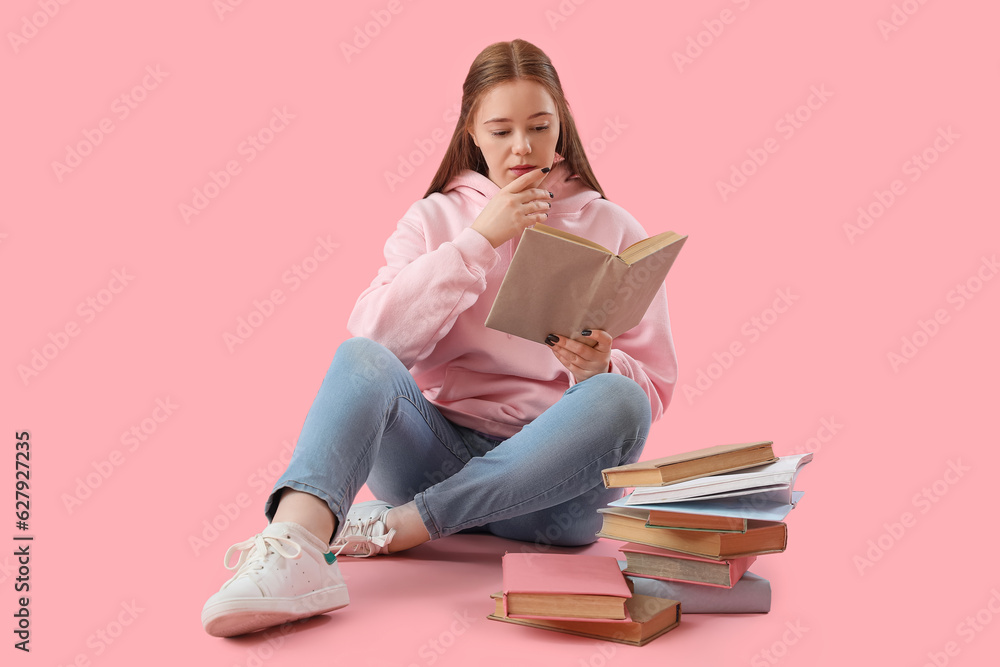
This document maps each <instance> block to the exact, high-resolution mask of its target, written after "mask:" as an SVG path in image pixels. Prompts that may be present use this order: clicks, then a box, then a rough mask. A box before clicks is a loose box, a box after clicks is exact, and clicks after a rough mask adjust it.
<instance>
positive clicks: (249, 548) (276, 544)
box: [223, 533, 302, 585]
mask: <svg viewBox="0 0 1000 667" xmlns="http://www.w3.org/2000/svg"><path fill="white" fill-rule="evenodd" d="M282 542H287V543H288V544H291V545H292V546H293V547H295V551H294V552H291V551H289V550H287V549H285V547H284V546H282V544H281V543H282ZM237 550H238V551H239V552H240V557H239V558H238V559H237V561H236V562H235V563H234V564H232V565H230V564H229V561H230V560H231V558H232V555H233V551H237ZM270 550H273V551H274V552H275V553H277V554H279V555H281V556H283V557H285V558H289V559H291V560H295V559H296V558H301V557H302V547H301V546H300V545H299V543H298V542H295V541H293V540H291V539H289V538H287V537H279V536H277V535H264V534H262V533H257V534H256V535H254V536H253V537H251V538H250V539H248V540H244V541H242V542H237V543H236V544H234V545H232V546H231V547H229V549H227V550H226V556H225V559H224V562H223V564H224V565H225V566H226V569H227V570H236V574H234V575H233V576H232V578H231V579H230V580H229V581H228V582H226V585H229V584H230V583H232V582H233V581H235V580H236V579H239V578H240V577H243V576H246V575H248V574H250V573H251V572H256V571H258V570H262V569H263V568H264V562H265V561H266V560H267V555H268V552H269V551H270Z"/></svg>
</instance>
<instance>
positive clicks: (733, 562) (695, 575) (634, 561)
mask: <svg viewBox="0 0 1000 667" xmlns="http://www.w3.org/2000/svg"><path fill="white" fill-rule="evenodd" d="M618 550H619V551H621V552H622V553H624V554H625V558H626V559H627V560H628V564H627V565H626V566H625V570H624V572H625V574H627V575H632V576H636V577H648V578H650V579H662V580H664V581H683V582H687V583H692V584H701V585H704V586H717V587H719V588H732V587H733V586H734V585H735V584H736V582H737V581H739V580H740V577H742V576H743V575H744V573H746V571H747V570H748V569H750V566H751V565H752V564H753V562H754V561H755V560H757V556H744V557H742V558H730V559H728V560H712V559H710V558H701V557H699V556H693V555H691V554H685V553H680V552H678V551H670V550H669V549H660V548H658V547H651V546H647V545H645V544H636V543H635V542H627V543H626V544H624V545H622V546H621V547H619V548H618Z"/></svg>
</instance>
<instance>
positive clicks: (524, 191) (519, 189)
mask: <svg viewBox="0 0 1000 667" xmlns="http://www.w3.org/2000/svg"><path fill="white" fill-rule="evenodd" d="M547 174H548V172H543V171H542V170H541V169H532V170H531V171H529V172H528V173H527V174H522V175H520V176H518V177H517V178H515V179H514V180H513V181H511V182H510V183H509V184H508V185H507V186H506V187H503V188H501V189H500V191H499V192H498V193H496V194H495V195H493V198H492V199H491V200H490V201H489V202H488V203H487V204H486V207H485V208H484V209H483V210H482V212H481V213H480V214H479V216H478V217H477V218H476V220H475V222H473V223H472V228H473V229H474V230H476V231H477V232H479V233H480V234H482V235H483V236H485V237H486V240H487V241H489V242H490V245H492V246H493V247H494V248H497V247H499V246H501V245H503V244H504V243H506V242H507V241H509V240H510V239H512V238H514V237H515V236H518V235H519V234H520V233H521V232H522V231H524V228H525V227H530V226H531V225H534V224H536V223H539V222H544V221H545V219H546V218H548V217H549V209H550V208H552V203H551V202H552V199H551V198H552V194H551V193H550V192H549V191H548V190H544V189H542V188H540V187H537V186H538V185H540V184H541V182H542V180H544V179H545V176H546V175H547Z"/></svg>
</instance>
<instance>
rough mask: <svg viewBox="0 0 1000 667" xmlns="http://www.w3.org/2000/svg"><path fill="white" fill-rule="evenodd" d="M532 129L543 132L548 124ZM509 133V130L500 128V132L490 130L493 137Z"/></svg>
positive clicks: (547, 127)
mask: <svg viewBox="0 0 1000 667" xmlns="http://www.w3.org/2000/svg"><path fill="white" fill-rule="evenodd" d="M534 129H536V130H538V131H539V132H544V131H545V130H547V129H549V126H548V125H539V126H538V127H536V128H534ZM509 133H510V131H509V130H501V131H500V132H490V134H492V135H493V136H494V137H502V136H505V135H507V134H509Z"/></svg>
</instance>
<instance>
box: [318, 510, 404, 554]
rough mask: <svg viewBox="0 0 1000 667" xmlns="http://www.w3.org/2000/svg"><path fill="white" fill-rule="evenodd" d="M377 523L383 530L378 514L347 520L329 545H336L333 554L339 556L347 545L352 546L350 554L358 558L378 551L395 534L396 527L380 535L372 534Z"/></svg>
mask: <svg viewBox="0 0 1000 667" xmlns="http://www.w3.org/2000/svg"><path fill="white" fill-rule="evenodd" d="M379 523H381V524H382V528H383V530H384V529H385V523H383V522H382V520H381V519H380V518H379V517H378V516H371V517H368V518H367V519H364V520H360V519H352V520H350V521H347V523H346V525H345V526H344V530H343V532H341V534H340V536H339V537H337V539H335V540H334V541H333V544H332V545H330V546H331V547H337V550H336V551H335V552H334V555H335V556H339V555H340V554H341V552H342V551H344V550H345V549H347V547H352V549H351V551H350V552H349V554H350V555H351V556H358V557H360V558H367V557H368V556H372V555H374V554H377V553H379V552H380V551H381V550H382V549H384V548H385V546H386V545H387V544H389V542H390V541H391V540H392V536H393V535H395V534H396V529H395V528H390V529H389V530H388V532H386V533H383V534H382V535H372V532H374V530H373V529H374V527H375V525H376V524H379Z"/></svg>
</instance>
